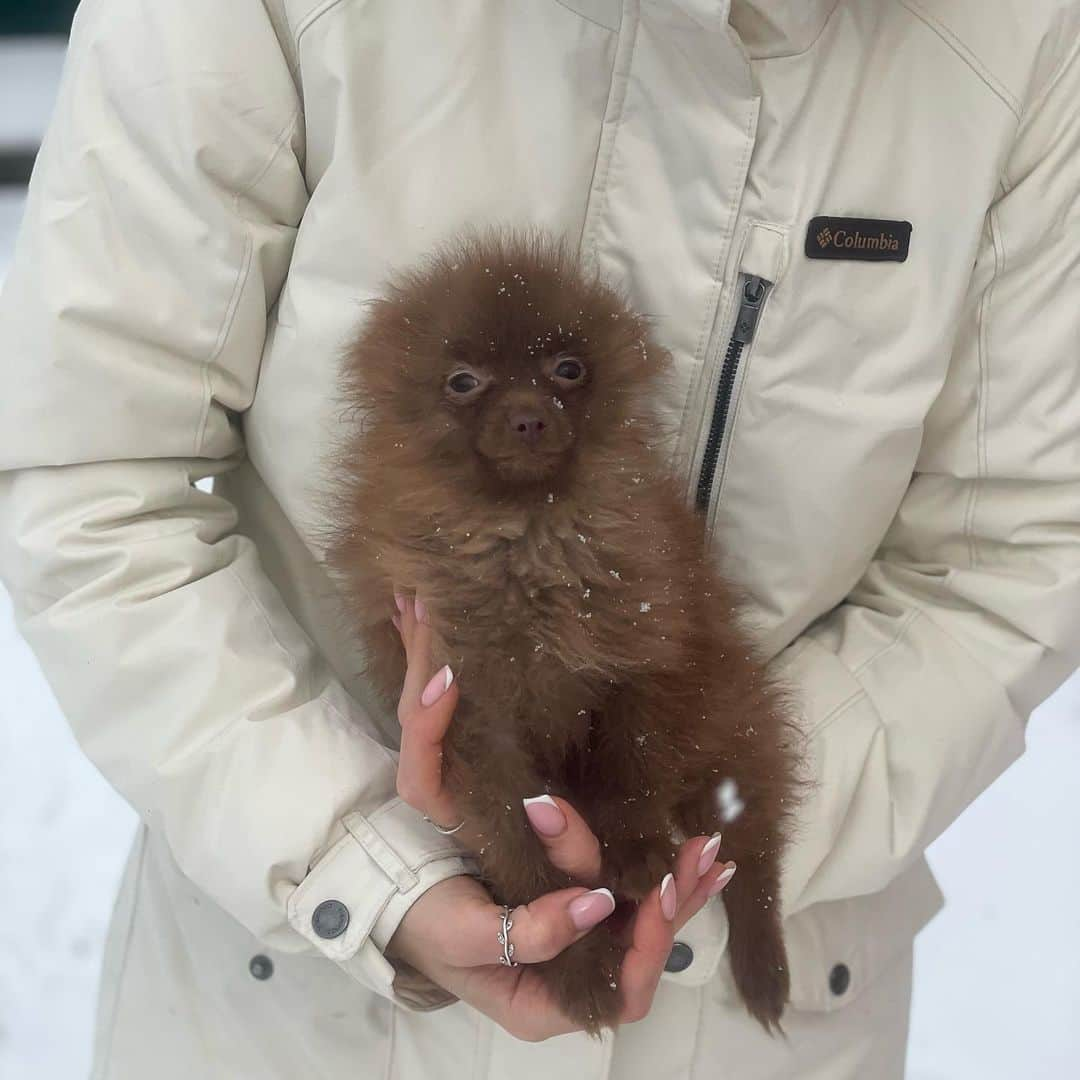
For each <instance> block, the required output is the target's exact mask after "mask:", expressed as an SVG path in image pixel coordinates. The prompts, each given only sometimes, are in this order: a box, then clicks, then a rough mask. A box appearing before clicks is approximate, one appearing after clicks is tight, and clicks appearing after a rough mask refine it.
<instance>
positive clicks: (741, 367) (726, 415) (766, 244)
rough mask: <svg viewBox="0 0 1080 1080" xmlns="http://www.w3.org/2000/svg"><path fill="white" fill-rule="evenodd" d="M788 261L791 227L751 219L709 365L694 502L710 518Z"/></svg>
mask: <svg viewBox="0 0 1080 1080" xmlns="http://www.w3.org/2000/svg"><path fill="white" fill-rule="evenodd" d="M786 262H787V229H786V227H784V226H781V225H773V224H770V223H767V222H760V221H754V222H751V223H750V224H749V226H748V227H747V229H746V231H745V233H744V238H743V244H742V250H741V252H740V254H739V272H738V277H737V279H736V282H735V295H734V299H733V303H732V307H733V308H734V314H733V317H732V319H731V324H730V327H729V328H728V329H727V331H726V332H722V333H720V334H718V335H717V337H716V338H715V339H714V341H713V343H712V346H711V348H710V352H709V360H708V362H707V364H706V369H707V370H708V371H710V372H714V373H715V374H714V375H713V379H712V386H711V391H710V393H709V395H708V400H707V403H706V407H705V423H706V427H705V429H704V436H703V437H704V440H705V443H704V448H703V450H702V452H701V458H700V461H699V463H698V471H697V480H696V492H695V499H694V502H695V505H696V507H697V509H698V510H699V511H701V512H702V513H704V514H706V515H707V517H708V519H709V520H710V521H711V520H712V518H713V516H714V514H715V508H716V503H717V501H718V498H719V492H720V488H721V485H722V481H723V471H724V465H725V464H726V461H727V453H728V447H729V446H730V443H731V435H732V429H733V427H734V421H735V415H736V411H737V405H738V398H739V392H740V390H741V387H742V384H743V380H744V373H745V368H746V364H747V361H748V359H749V354H750V351H751V348H752V346H753V343H754V340H755V338H756V337H757V333H758V329H759V327H760V324H761V321H762V318H763V314H764V311H765V306H766V304H767V302H768V299H769V296H770V294H771V293H772V291H773V289H774V288H775V287H776V286H777V284H778V283H779V281H780V278H781V276H782V274H783V270H784V266H785V264H786Z"/></svg>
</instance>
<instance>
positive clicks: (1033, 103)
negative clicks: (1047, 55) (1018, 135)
mask: <svg viewBox="0 0 1080 1080" xmlns="http://www.w3.org/2000/svg"><path fill="white" fill-rule="evenodd" d="M1078 55H1080V35H1078V36H1077V38H1076V40H1075V42H1074V43H1073V47H1072V49H1071V50H1069V51H1068V52H1066V53H1065V56H1064V58H1063V59H1062V61H1061V63H1060V65H1058V69H1057V70H1056V71H1055V72H1054V73H1053V74H1052V75H1051V76H1050V78H1049V79H1047V80H1046V85H1045V86H1044V87H1043V88H1042V89H1041V90H1039V91H1038V93H1036V95H1035V96H1034V97H1033V98H1032V99H1031V100H1030V101H1029V102H1027V103H1026V104H1025V105H1024V109H1023V112H1024V116H1023V118H1024V119H1027V117H1028V115H1029V114H1030V113H1031V112H1032V110H1033V109H1037V108H1038V107H1039V106H1040V105H1042V103H1043V102H1044V101H1045V100H1046V99H1047V98H1048V97H1049V96H1050V95H1051V94H1052V93H1053V92H1054V90H1055V88H1056V87H1057V84H1058V83H1059V82H1061V80H1062V79H1063V78H1064V77H1065V73H1066V72H1067V71H1068V70H1069V65H1070V64H1071V63H1072V62H1073V60H1074V59H1076V57H1077V56H1078Z"/></svg>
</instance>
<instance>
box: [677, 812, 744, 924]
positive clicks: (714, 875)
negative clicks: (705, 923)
mask: <svg viewBox="0 0 1080 1080" xmlns="http://www.w3.org/2000/svg"><path fill="white" fill-rule="evenodd" d="M720 849H721V838H720V834H719V833H717V834H714V835H713V836H712V837H708V838H706V837H695V838H694V839H692V840H688V841H687V842H686V843H685V844H684V845H683V847H682V849H681V850H680V852H679V858H678V860H677V862H676V881H677V883H678V888H679V910H678V912H677V914H676V916H675V929H676V930H680V929H682V927H683V926H684V925H685V924H686V923H687V922H689V920H690V919H692V918H693V917H694V916H695V915H696V914H697V913H698V912H699V911H700V910H701V909H702V908H703V907H704V906H705V904H706V903H707V902H708V900H709V898H710V897H712V896H716V895H717V894H718V893H720V892H721V891H723V889H724V888H725V887H726V886H727V884H728V882H729V881H730V880H731V878H732V877H733V875H734V873H735V864H734V863H733V862H720V861H719V859H718V858H717V856H718V855H719V852H720ZM703 868H704V869H703Z"/></svg>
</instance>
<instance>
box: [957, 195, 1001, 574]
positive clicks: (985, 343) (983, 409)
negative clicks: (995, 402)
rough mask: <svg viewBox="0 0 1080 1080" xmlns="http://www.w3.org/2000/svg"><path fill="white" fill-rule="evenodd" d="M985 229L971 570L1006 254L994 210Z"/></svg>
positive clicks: (968, 532) (967, 527)
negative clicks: (987, 268) (987, 263)
mask: <svg viewBox="0 0 1080 1080" xmlns="http://www.w3.org/2000/svg"><path fill="white" fill-rule="evenodd" d="M987 227H988V228H989V230H990V242H991V245H992V247H993V250H994V272H993V274H992V275H991V278H990V281H989V282H988V284H987V286H986V289H985V291H984V292H983V295H982V299H981V301H980V303H979V315H978V318H979V331H978V334H977V336H976V356H977V359H978V365H979V372H978V376H979V377H978V380H977V383H976V391H975V392H976V402H975V409H976V413H975V480H974V482H973V483H972V485H971V492H970V494H969V496H968V505H967V513H966V514H965V516H964V535H965V537H966V539H967V549H968V561H969V563H970V565H971V567H973V568H974V567H976V566H978V565H979V541H978V535H977V533H976V530H975V511H976V507H977V505H978V501H979V495H980V494H981V491H982V486H983V482H984V480H985V478H986V477H987V476H988V475H989V467H988V460H989V455H988V451H987V438H986V430H987V423H986V420H987V415H988V412H989V407H990V309H991V306H992V304H993V298H994V286H995V285H996V284H997V281H998V279H999V278H1000V276H1001V274H1002V272H1003V271H1004V268H1005V250H1004V247H1002V246H1001V234H1000V229H999V228H998V223H997V217H996V212H995V211H994V209H993V208H991V209H990V210H989V212H988V213H987Z"/></svg>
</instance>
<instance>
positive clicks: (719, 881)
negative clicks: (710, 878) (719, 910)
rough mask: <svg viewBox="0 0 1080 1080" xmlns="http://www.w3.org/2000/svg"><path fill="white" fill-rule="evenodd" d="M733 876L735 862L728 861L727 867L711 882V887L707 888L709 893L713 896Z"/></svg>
mask: <svg viewBox="0 0 1080 1080" xmlns="http://www.w3.org/2000/svg"><path fill="white" fill-rule="evenodd" d="M734 876H735V864H734V863H728V865H727V869H726V870H725V871H724V872H723V873H722V874H721V875H720V876H719V877H718V878H717V879H716V881H714V882H713V887H712V888H711V889H710V890H709V895H710V896H715V895H716V894H717V893H718V892H720V890H721V889H723V887H724V886H725V885H726V884H727V883H728V882H729V881H730V880H731V879H732V878H733V877H734Z"/></svg>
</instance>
